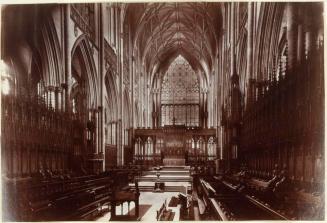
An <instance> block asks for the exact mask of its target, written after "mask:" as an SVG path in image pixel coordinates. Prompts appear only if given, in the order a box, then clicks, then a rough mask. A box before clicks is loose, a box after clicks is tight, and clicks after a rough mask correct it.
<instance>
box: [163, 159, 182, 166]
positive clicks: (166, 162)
mask: <svg viewBox="0 0 327 223" xmlns="http://www.w3.org/2000/svg"><path fill="white" fill-rule="evenodd" d="M163 165H164V166H185V159H184V158H164V159H163Z"/></svg>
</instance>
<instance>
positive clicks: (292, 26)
mask: <svg viewBox="0 0 327 223" xmlns="http://www.w3.org/2000/svg"><path fill="white" fill-rule="evenodd" d="M286 10H287V11H286V13H287V14H286V16H287V44H288V67H287V69H288V70H289V71H291V70H292V69H293V68H294V67H295V65H296V54H297V37H298V35H297V31H298V30H297V29H298V27H297V7H296V3H292V2H288V3H287V6H286Z"/></svg>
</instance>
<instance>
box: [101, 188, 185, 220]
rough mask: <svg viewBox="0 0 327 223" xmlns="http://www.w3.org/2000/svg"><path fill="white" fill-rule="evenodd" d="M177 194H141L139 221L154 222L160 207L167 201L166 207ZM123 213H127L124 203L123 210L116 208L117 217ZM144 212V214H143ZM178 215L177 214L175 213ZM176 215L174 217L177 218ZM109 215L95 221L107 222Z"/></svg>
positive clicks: (130, 208)
mask: <svg viewBox="0 0 327 223" xmlns="http://www.w3.org/2000/svg"><path fill="white" fill-rule="evenodd" d="M177 195H178V192H164V193H153V192H141V194H140V216H142V218H141V221H147V222H154V221H156V212H157V210H159V208H160V207H161V205H162V204H163V203H164V202H165V200H167V205H168V203H169V200H170V198H171V197H172V196H177ZM134 207H135V206H134V203H131V205H130V207H129V210H130V211H131V214H133V213H134V212H133V211H134ZM121 212H123V214H127V213H128V206H127V203H126V202H125V203H124V206H123V209H122V208H121V206H119V207H116V213H117V215H118V214H120V213H121ZM144 212H145V213H144ZM177 214H178V215H179V213H177ZM178 215H177V216H176V217H177V218H178ZM109 219H110V213H106V214H105V215H104V216H102V217H100V218H98V219H97V220H96V221H109Z"/></svg>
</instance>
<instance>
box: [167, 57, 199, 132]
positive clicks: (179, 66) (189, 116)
mask: <svg viewBox="0 0 327 223" xmlns="http://www.w3.org/2000/svg"><path fill="white" fill-rule="evenodd" d="M199 92H200V87H199V80H198V78H197V76H196V74H195V72H194V70H193V69H192V67H191V66H190V64H189V63H188V62H187V61H186V60H185V59H184V58H183V57H182V56H178V57H177V58H176V59H175V60H174V61H173V62H172V64H171V65H170V67H169V68H168V70H167V72H166V74H165V75H164V77H163V80H162V84H161V120H162V126H164V125H173V124H176V125H186V126H199V102H200V98H199V95H200V93H199Z"/></svg>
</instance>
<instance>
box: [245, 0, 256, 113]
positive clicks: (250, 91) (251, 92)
mask: <svg viewBox="0 0 327 223" xmlns="http://www.w3.org/2000/svg"><path fill="white" fill-rule="evenodd" d="M253 4H254V3H253V2H248V27H247V28H248V36H247V61H246V63H247V72H246V73H247V76H248V78H249V81H248V86H247V107H248V106H249V105H250V104H251V103H253V101H254V98H255V78H254V74H253V26H254V23H253Z"/></svg>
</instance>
